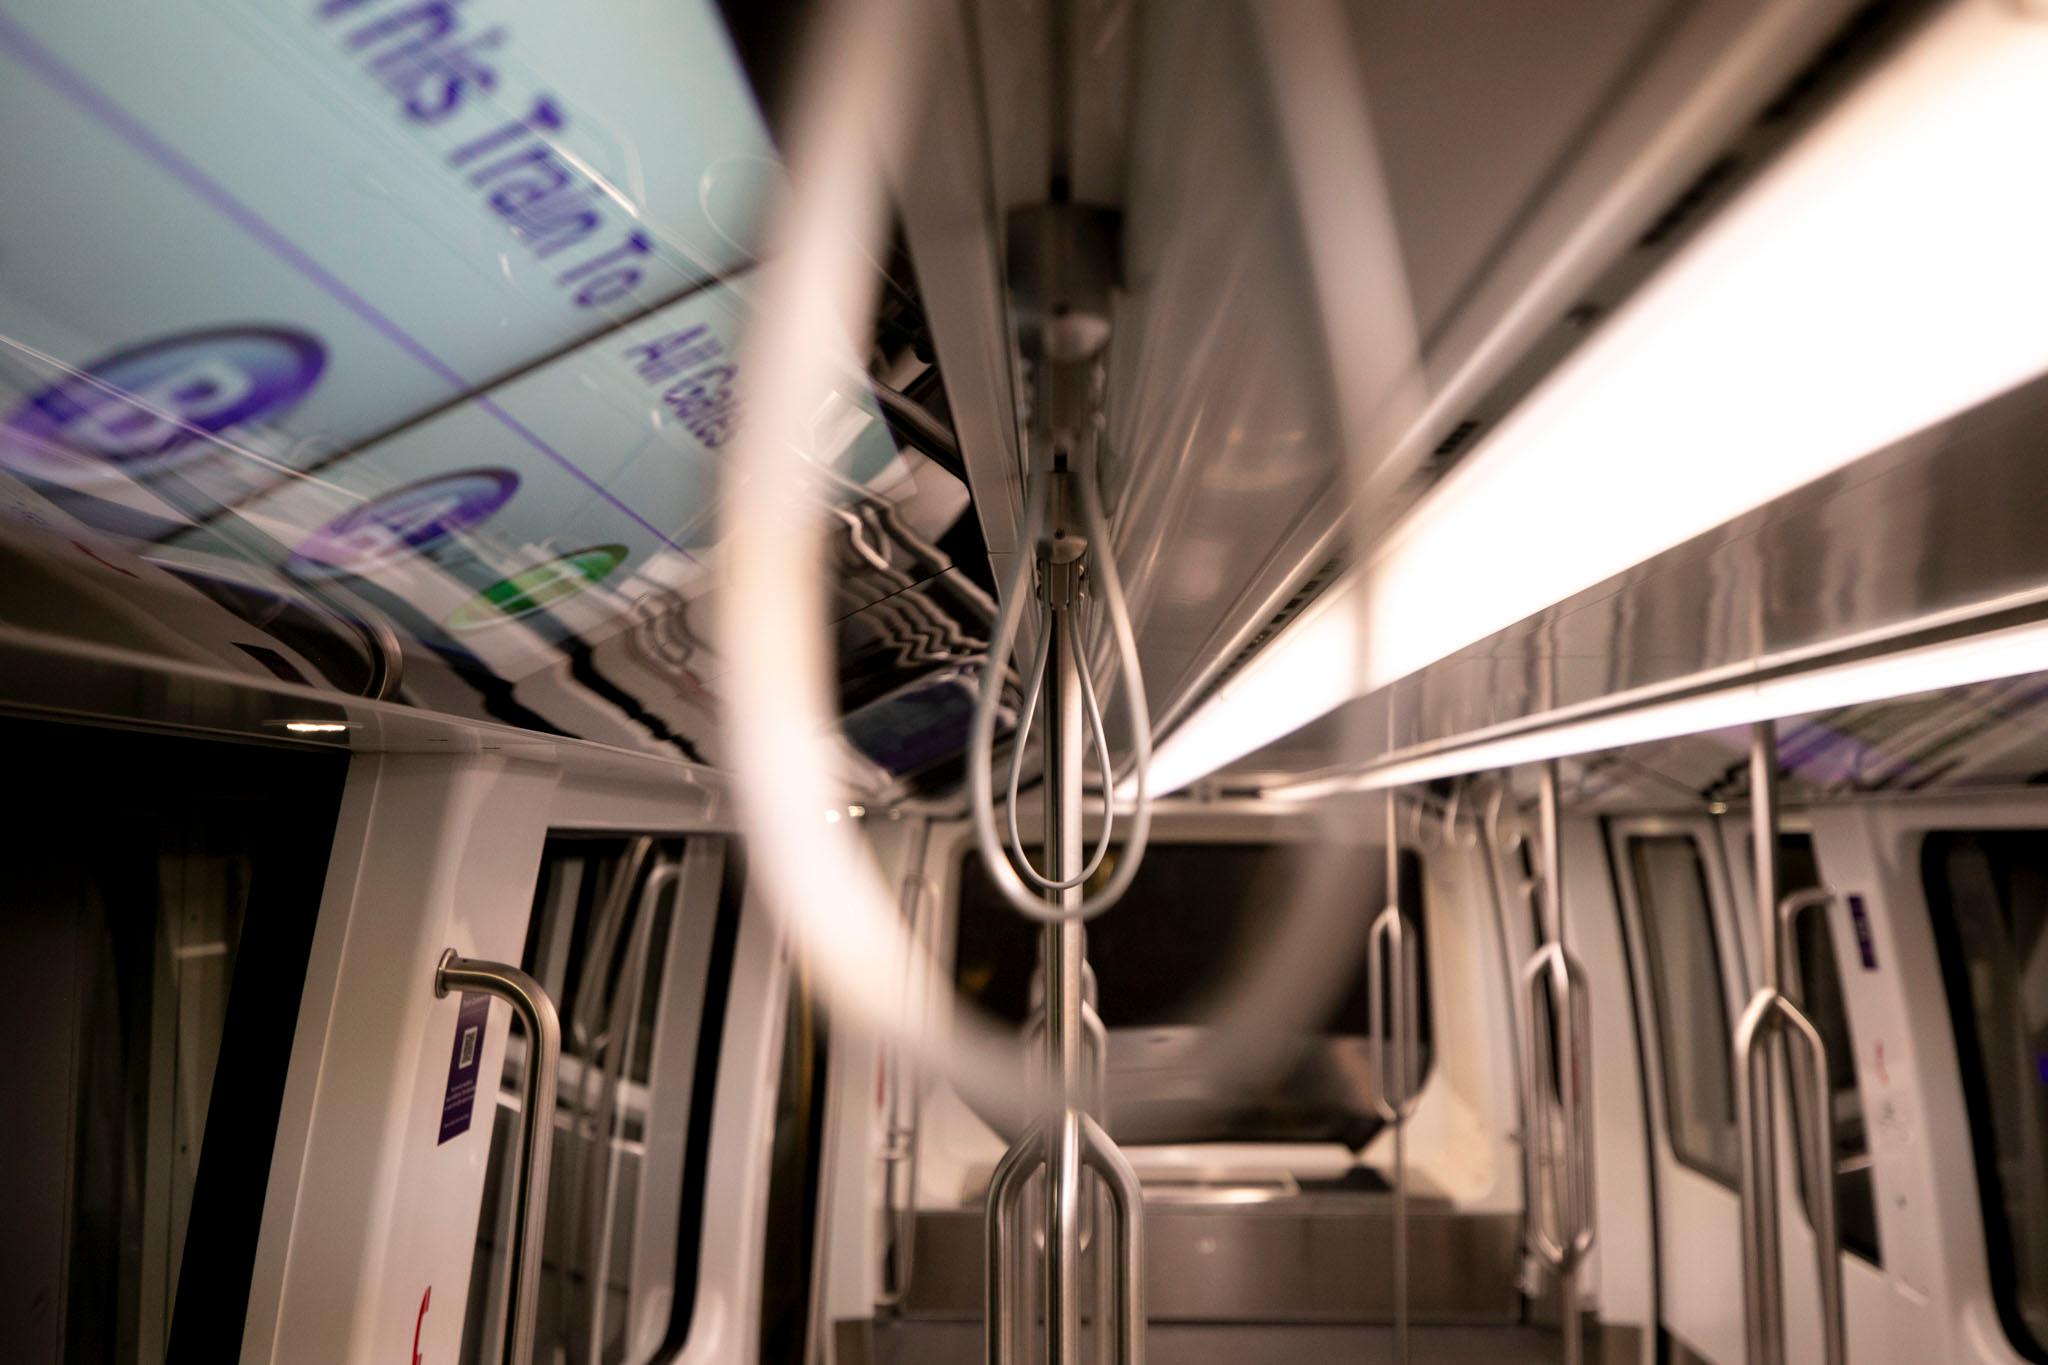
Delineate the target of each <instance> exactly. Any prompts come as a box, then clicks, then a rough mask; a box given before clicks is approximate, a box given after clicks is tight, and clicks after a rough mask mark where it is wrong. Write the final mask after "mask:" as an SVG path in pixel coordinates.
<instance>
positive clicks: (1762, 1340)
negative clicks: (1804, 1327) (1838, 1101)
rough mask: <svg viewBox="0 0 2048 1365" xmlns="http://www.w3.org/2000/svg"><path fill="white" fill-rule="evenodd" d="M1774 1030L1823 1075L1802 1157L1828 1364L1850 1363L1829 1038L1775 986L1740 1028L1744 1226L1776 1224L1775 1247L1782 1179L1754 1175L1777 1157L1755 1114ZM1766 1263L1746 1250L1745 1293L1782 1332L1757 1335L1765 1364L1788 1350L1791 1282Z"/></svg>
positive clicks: (1755, 1001)
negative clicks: (1759, 1192)
mask: <svg viewBox="0 0 2048 1365" xmlns="http://www.w3.org/2000/svg"><path fill="white" fill-rule="evenodd" d="M1774 1035H1783V1036H1785V1037H1787V1038H1794V1039H1797V1040H1798V1041H1799V1043H1800V1044H1801V1046H1803V1047H1804V1048H1805V1050H1806V1061H1807V1067H1806V1070H1805V1072H1804V1075H1805V1076H1808V1077H1817V1078H1818V1084H1817V1085H1813V1086H1812V1087H1811V1088H1810V1089H1808V1090H1807V1093H1806V1094H1805V1096H1804V1097H1803V1101H1804V1103H1805V1104H1806V1105H1808V1106H1810V1107H1811V1108H1812V1109H1813V1111H1814V1112H1815V1113H1816V1114H1817V1115H1818V1117H1817V1119H1816V1120H1815V1121H1814V1122H1812V1123H1810V1124H1807V1125H1805V1126H1804V1136H1805V1141H1804V1143H1803V1146H1804V1148H1805V1150H1804V1151H1803V1152H1802V1153H1801V1157H1800V1159H1801V1161H1802V1163H1803V1164H1804V1165H1805V1167H1806V1171H1807V1189H1808V1192H1809V1196H1808V1197H1809V1199H1810V1201H1811V1205H1812V1210H1813V1233H1814V1239H1813V1240H1814V1262H1815V1269H1816V1273H1817V1276H1818V1279H1819V1283H1820V1297H1821V1351H1822V1359H1823V1360H1824V1361H1825V1362H1826V1365H1844V1363H1845V1361H1846V1359H1847V1355H1846V1350H1847V1343H1846V1340H1845V1338H1844V1335H1843V1328H1844V1319H1843V1304H1842V1241H1841V1229H1840V1223H1839V1222H1838V1220H1837V1215H1836V1210H1835V1182H1834V1169H1833V1168H1834V1158H1833V1154H1834V1144H1835V1120H1834V1114H1833V1112H1832V1111H1831V1108H1830V1106H1829V1103H1828V1098H1829V1097H1828V1091H1827V1043H1826V1041H1825V1040H1824V1039H1823V1038H1822V1037H1821V1034H1820V1030H1819V1029H1818V1028H1816V1027H1815V1026H1814V1023H1813V1021H1812V1020H1811V1019H1810V1018H1808V1017H1807V1015H1806V1012H1805V1011H1803V1010H1801V1009H1800V1008H1799V1006H1798V1005H1796V1004H1794V1003H1793V1002H1792V1001H1791V999H1789V998H1788V997H1787V996H1786V995H1784V994H1783V993H1782V992H1780V991H1776V990H1773V989H1771V988H1769V987H1765V988H1763V989H1761V990H1759V991H1757V993H1756V994H1755V995H1753V996H1751V997H1750V1002H1749V1006H1748V1008H1746V1009H1745V1010H1743V1012H1742V1021H1741V1023H1740V1024H1739V1025H1738V1026H1737V1028H1736V1033H1735V1068H1736V1073H1735V1100H1736V1106H1737V1110H1738V1112H1737V1115H1736V1125H1737V1128H1738V1130H1739V1132H1740V1134H1741V1138H1742V1146H1741V1161H1742V1172H1743V1193H1744V1198H1743V1200H1742V1226H1743V1232H1744V1234H1745V1236H1746V1238H1748V1239H1749V1240H1750V1241H1751V1242H1752V1244H1753V1243H1754V1242H1755V1241H1757V1240H1759V1239H1758V1236H1757V1234H1758V1232H1759V1231H1760V1230H1762V1229H1764V1228H1769V1230H1770V1232H1771V1233H1772V1234H1773V1235H1772V1236H1770V1237H1769V1239H1768V1241H1769V1244H1770V1245H1771V1246H1772V1247H1773V1249H1775V1247H1776V1242H1777V1239H1776V1236H1775V1235H1774V1234H1775V1232H1776V1222H1777V1215H1778V1208H1777V1198H1776V1195H1777V1181H1776V1179H1775V1178H1772V1179H1770V1180H1769V1181H1768V1182H1765V1181H1762V1180H1757V1179H1756V1178H1755V1177H1756V1176H1757V1175H1758V1174H1760V1172H1761V1171H1762V1170H1764V1169H1766V1168H1770V1169H1773V1170H1774V1168H1775V1161H1776V1154H1775V1152H1774V1151H1773V1149H1772V1141H1771V1140H1772V1137H1773V1136H1774V1134H1773V1131H1772V1130H1771V1129H1770V1128H1768V1127H1765V1126H1763V1125H1761V1124H1759V1123H1758V1122H1757V1121H1756V1116H1757V1113H1758V1111H1759V1109H1760V1107H1761V1106H1760V1105H1759V1104H1758V1103H1757V1098H1758V1094H1759V1091H1760V1090H1762V1089H1765V1088H1768V1087H1769V1085H1770V1083H1771V1074H1770V1066H1769V1065H1768V1061H1767V1060H1765V1061H1764V1062H1763V1064H1761V1065H1760V1064H1759V1061H1760V1058H1767V1057H1768V1054H1767V1053H1765V1052H1764V1051H1763V1049H1762V1047H1760V1046H1759V1045H1760V1044H1761V1045H1768V1043H1769V1040H1770V1039H1771V1037H1772V1036H1774ZM1757 1187H1761V1188H1765V1189H1768V1191H1769V1197H1768V1198H1767V1199H1766V1198H1758V1197H1754V1196H1752V1195H1751V1194H1750V1193H1749V1191H1750V1190H1751V1189H1752V1188H1757ZM1767 1268H1768V1269H1770V1270H1775V1269H1777V1266H1776V1264H1775V1258H1772V1263H1771V1264H1769V1265H1768V1266H1767V1265H1766V1262H1765V1260H1764V1258H1762V1257H1757V1256H1750V1257H1745V1258H1744V1265H1743V1271H1744V1274H1743V1289H1744V1292H1745V1294H1747V1295H1750V1296H1753V1301H1754V1302H1756V1303H1758V1304H1759V1305H1765V1304H1767V1305H1769V1310H1770V1311H1768V1312H1767V1313H1763V1314H1755V1313H1753V1314H1751V1315H1750V1316H1751V1317H1754V1318H1757V1319H1759V1321H1760V1324H1762V1325H1774V1326H1775V1327H1776V1328H1777V1330H1778V1332H1779V1333H1780V1334H1781V1335H1778V1336H1767V1335H1763V1334H1761V1333H1757V1334H1755V1335H1753V1337H1752V1340H1751V1350H1750V1359H1751V1360H1752V1361H1754V1362H1759V1365H1763V1363H1766V1362H1768V1363H1772V1365H1776V1363H1778V1362H1782V1361H1783V1360H1784V1358H1785V1355H1784V1340H1783V1337H1782V1332H1783V1329H1784V1323H1785V1304H1784V1286H1783V1284H1782V1283H1781V1282H1779V1281H1778V1280H1777V1279H1776V1277H1775V1276H1773V1275H1767V1274H1765V1273H1764V1272H1765V1271H1766V1269H1767Z"/></svg>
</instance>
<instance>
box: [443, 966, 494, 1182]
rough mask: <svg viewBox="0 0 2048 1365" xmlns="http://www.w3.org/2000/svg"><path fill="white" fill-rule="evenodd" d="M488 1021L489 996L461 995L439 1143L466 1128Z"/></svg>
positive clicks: (449, 1055)
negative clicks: (460, 1006)
mask: <svg viewBox="0 0 2048 1365" xmlns="http://www.w3.org/2000/svg"><path fill="white" fill-rule="evenodd" d="M490 1021H491V997H489V996H488V995H464V996H463V997H462V1008H461V1009H459V1010H457V1011H456V1012H455V1050H454V1051H453V1052H451V1053H449V1054H448V1090H447V1092H446V1093H445V1094H443V1095H442V1097H441V1137H440V1139H439V1141H437V1142H436V1143H435V1144H434V1145H435V1146H437V1147H438V1146H439V1145H440V1144H441V1143H442V1142H446V1141H447V1140H448V1139H450V1138H452V1137H460V1136H461V1135H462V1134H464V1133H466V1132H468V1131H469V1117H470V1114H471V1113H473V1112H474V1111H475V1109H476V1079H477V1073H478V1072H480V1071H481V1070H482V1069H483V1061H484V1027H485V1025H487V1024H489V1023H490Z"/></svg>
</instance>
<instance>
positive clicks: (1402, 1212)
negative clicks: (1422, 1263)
mask: <svg viewBox="0 0 2048 1365" xmlns="http://www.w3.org/2000/svg"><path fill="white" fill-rule="evenodd" d="M1399 809H1400V803H1399V802H1398V801H1397V800H1396V799H1395V793H1394V790H1393V789H1392V788H1389V789H1388V790H1387V904H1388V905H1390V906H1392V907H1394V931H1393V936H1392V937H1393V943H1394V951H1393V952H1392V953H1390V954H1388V956H1389V957H1390V958H1391V959H1392V961H1391V963H1389V965H1388V972H1389V974H1390V975H1391V976H1392V978H1393V979H1392V981H1391V982H1390V983H1389V990H1388V992H1387V995H1388V1003H1389V1006H1390V1013H1391V1016H1392V1017H1391V1018H1389V1019H1385V1020H1381V1019H1375V1020H1373V1027H1374V1028H1382V1027H1384V1028H1387V1029H1389V1030H1390V1031H1391V1032H1392V1034H1393V1042H1394V1046H1393V1047H1392V1048H1390V1049H1388V1051H1389V1052H1391V1053H1392V1056H1393V1062H1394V1075H1393V1076H1391V1077H1381V1079H1380V1088H1381V1089H1382V1090H1389V1089H1390V1090H1391V1091H1392V1092H1393V1097H1394V1099H1393V1111H1394V1120H1393V1122H1394V1359H1395V1360H1397V1361H1399V1362H1400V1365H1408V1101H1409V1098H1410V1096H1409V1092H1410V1091H1411V1090H1412V1089H1413V1088H1414V1084H1415V1078H1414V1077H1413V1076H1410V1075H1409V1074H1408V1071H1409V1066H1408V1052H1409V1042H1410V1040H1409V1038H1408V1036H1407V1031H1408V1022H1409V1021H1408V1015H1409V1009H1408V935H1407V932H1406V928H1405V926H1404V925H1402V923H1401V834H1400V829H1399V826H1400V819H1399V815H1398V811H1399Z"/></svg>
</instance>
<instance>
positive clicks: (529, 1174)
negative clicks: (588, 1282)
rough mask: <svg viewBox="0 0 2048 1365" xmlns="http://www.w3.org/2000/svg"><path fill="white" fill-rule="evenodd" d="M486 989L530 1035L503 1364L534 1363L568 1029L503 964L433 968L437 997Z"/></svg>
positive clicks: (469, 961) (450, 959) (527, 980)
mask: <svg viewBox="0 0 2048 1365" xmlns="http://www.w3.org/2000/svg"><path fill="white" fill-rule="evenodd" d="M450 991H463V992H467V991H480V992H482V993H483V994H485V995H491V996H496V997H497V998H498V999H500V1000H503V1001H504V1002H505V1003H506V1004H508V1005H510V1006H511V1007H512V1012H513V1014H514V1015H516V1016H518V1018H519V1021H520V1023H521V1024H522V1025H523V1026H524V1027H525V1029H526V1037H527V1044H528V1045H527V1052H526V1065H525V1067H524V1068H523V1071H524V1074H523V1076H522V1077H521V1086H520V1098H519V1105H520V1110H519V1114H520V1129H521V1132H520V1142H519V1166H518V1189H519V1195H518V1200H517V1202H516V1204H515V1205H514V1207H515V1208H516V1209H517V1210H518V1214H517V1216H516V1217H514V1218H513V1220H512V1248H511V1255H510V1257H509V1258H508V1260H509V1262H510V1268H509V1274H510V1284H509V1286H508V1288H507V1291H506V1314H505V1316H506V1320H507V1321H508V1322H509V1323H510V1324H511V1327H510V1330H509V1331H508V1332H507V1333H506V1337H505V1355H504V1361H505V1365H532V1361H533V1339H534V1329H535V1325H536V1323H537V1322H538V1315H539V1312H540V1266H541V1246H542V1237H543V1236H544V1234H545V1232H546V1228H547V1215H548V1167H549V1163H550V1160H551V1159H552V1157H553V1155H554V1143H555V1074H556V1071H557V1070H558V1069H559V1067H560V1066H561V1061H562V1024H561V1020H560V1018H559V1017H558V1016H557V1015H556V1013H555V1002H554V1001H552V1000H550V999H548V993H547V992H546V991H545V990H543V989H542V988H541V984H540V983H539V982H538V981H535V980H534V979H533V978H532V977H530V976H528V975H527V974H526V973H525V972H522V971H520V970H519V969H518V968H517V967H510V966H507V965H506V964H504V963H502V962H484V961H479V960H477V959H474V958H466V957H459V956H457V955H456V952H455V950H454V949H453V948H450V949H448V950H447V951H446V952H443V953H442V954H441V960H440V962H439V963H438V964H437V965H436V966H435V968H434V996H435V998H436V999H440V998H442V997H444V996H446V995H447V994H448V993H449V992H450Z"/></svg>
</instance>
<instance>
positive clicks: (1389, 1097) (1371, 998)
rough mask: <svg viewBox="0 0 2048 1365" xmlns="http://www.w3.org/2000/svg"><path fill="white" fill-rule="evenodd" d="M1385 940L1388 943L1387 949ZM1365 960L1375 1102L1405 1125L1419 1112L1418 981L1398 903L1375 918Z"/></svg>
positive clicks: (1387, 1118) (1388, 1116) (1390, 1119)
mask: <svg viewBox="0 0 2048 1365" xmlns="http://www.w3.org/2000/svg"><path fill="white" fill-rule="evenodd" d="M1382 943H1384V944H1386V945H1388V946H1387V948H1386V949H1384V950H1383V949H1382V948H1381V946H1380V945H1381V944H1382ZM1389 961H1391V963H1392V965H1393V968H1394V974H1393V982H1394V992H1393V994H1394V999H1393V1006H1394V1008H1393V1011H1392V1013H1391V1014H1390V1013H1389V1012H1388V1010H1387V1008H1386V1005H1387V1001H1386V976H1387V971H1386V968H1387V966H1388V963H1389ZM1365 963H1366V965H1365V973H1366V987H1365V988H1366V1013H1367V1014H1368V1015H1369V1016H1370V1017H1371V1019H1372V1064H1373V1066H1372V1070H1373V1095H1372V1105H1373V1108H1374V1109H1375V1110H1377V1111H1378V1113H1379V1116H1380V1117H1381V1118H1382V1119H1384V1120H1385V1121H1386V1122H1388V1123H1401V1122H1404V1121H1405V1120H1406V1119H1407V1118H1408V1116H1409V1115H1411V1114H1413V1113H1414V1112H1415V1101H1416V1091H1417V1088H1418V1087H1417V1084H1416V1083H1417V1081H1418V1079H1419V1078H1420V1072H1421V1070H1422V1067H1421V1056H1420V1052H1421V1042H1420V1038H1419V1033H1420V1030H1419V1028H1418V1025H1419V1023H1420V1019H1421V1014H1420V1009H1419V1006H1418V1003H1417V1000H1418V997H1419V996H1420V995H1421V990H1420V982H1419V980H1418V979H1417V975H1416V963H1415V955H1414V954H1413V953H1411V952H1410V951H1409V950H1408V920H1407V917H1406V916H1404V915H1403V914H1402V913H1401V907H1400V906H1398V905H1389V906H1387V907H1386V909H1384V910H1382V911H1380V912H1379V914H1378V915H1376V916H1374V918H1373V922H1372V929H1371V931H1370V932H1369V933H1368V934H1367V935H1366V940H1365ZM1389 1020H1391V1021H1392V1022H1391V1025H1390V1024H1389ZM1390 1034H1391V1035H1392V1036H1391V1037H1390V1036H1389V1035H1390Z"/></svg>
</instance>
